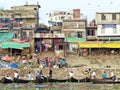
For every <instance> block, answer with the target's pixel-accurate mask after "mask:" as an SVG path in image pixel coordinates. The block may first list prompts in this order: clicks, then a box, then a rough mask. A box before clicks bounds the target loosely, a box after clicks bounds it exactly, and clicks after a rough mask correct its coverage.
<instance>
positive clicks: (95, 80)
mask: <svg viewBox="0 0 120 90" xmlns="http://www.w3.org/2000/svg"><path fill="white" fill-rule="evenodd" d="M90 81H91V82H93V83H94V84H120V80H119V79H118V80H112V79H90Z"/></svg>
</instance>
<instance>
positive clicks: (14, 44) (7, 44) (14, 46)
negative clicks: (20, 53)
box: [1, 42, 30, 49]
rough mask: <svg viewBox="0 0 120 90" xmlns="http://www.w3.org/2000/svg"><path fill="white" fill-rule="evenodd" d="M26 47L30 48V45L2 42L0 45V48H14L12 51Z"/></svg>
mask: <svg viewBox="0 0 120 90" xmlns="http://www.w3.org/2000/svg"><path fill="white" fill-rule="evenodd" d="M26 47H30V43H16V42H4V43H2V45H1V48H3V49H6V48H14V49H23V48H26Z"/></svg>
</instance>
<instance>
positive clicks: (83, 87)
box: [0, 83, 120, 90]
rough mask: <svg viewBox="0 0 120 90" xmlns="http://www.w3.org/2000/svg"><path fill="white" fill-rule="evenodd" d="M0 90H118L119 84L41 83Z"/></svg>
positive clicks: (7, 85)
mask: <svg viewBox="0 0 120 90" xmlns="http://www.w3.org/2000/svg"><path fill="white" fill-rule="evenodd" d="M0 90H120V85H119V84H92V83H43V84H34V83H28V84H16V83H12V84H2V83H0Z"/></svg>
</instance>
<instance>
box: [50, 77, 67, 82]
mask: <svg viewBox="0 0 120 90" xmlns="http://www.w3.org/2000/svg"><path fill="white" fill-rule="evenodd" d="M68 81H69V79H61V80H60V79H51V78H49V79H48V82H68Z"/></svg>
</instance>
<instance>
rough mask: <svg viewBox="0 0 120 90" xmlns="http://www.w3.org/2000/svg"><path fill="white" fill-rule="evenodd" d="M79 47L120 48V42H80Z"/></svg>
mask: <svg viewBox="0 0 120 90" xmlns="http://www.w3.org/2000/svg"><path fill="white" fill-rule="evenodd" d="M79 48H120V43H115V42H114V43H113V42H109V43H79Z"/></svg>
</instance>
